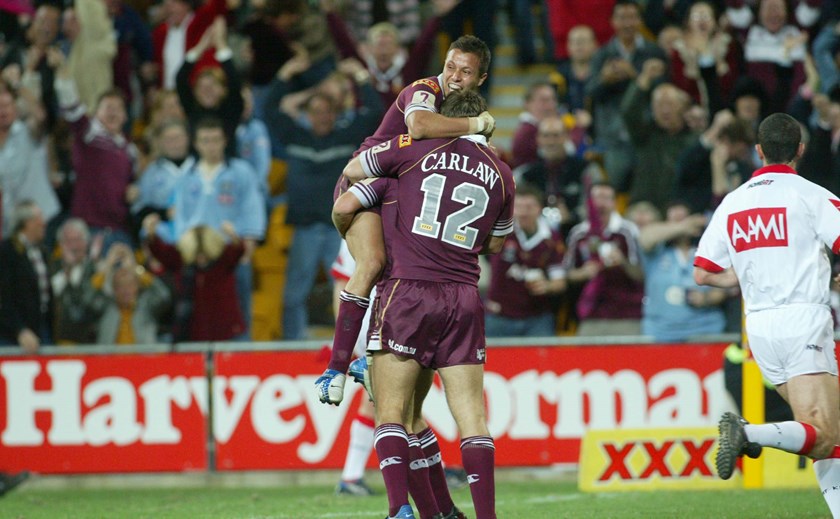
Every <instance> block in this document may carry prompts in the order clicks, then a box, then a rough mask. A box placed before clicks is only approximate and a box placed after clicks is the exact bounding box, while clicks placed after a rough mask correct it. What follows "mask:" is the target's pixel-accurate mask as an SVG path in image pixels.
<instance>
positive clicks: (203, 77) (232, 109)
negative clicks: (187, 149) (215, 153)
mask: <svg viewBox="0 0 840 519" xmlns="http://www.w3.org/2000/svg"><path fill="white" fill-rule="evenodd" d="M210 47H213V48H215V49H216V54H215V58H216V61H218V63H219V65H220V67H221V68H219V67H216V66H206V67H204V68H203V69H199V70H197V71H196V72H197V73H196V75H195V83H194V84H192V85H191V84H190V81H191V79H192V77H193V71H194V70H196V63H197V62H198V59H199V58H200V57H201V56H202V55H203V54H204V52H205V51H206V50H207V49H208V48H210ZM175 82H176V84H177V88H178V97H179V98H180V99H181V105H182V106H183V107H184V112H185V113H186V114H187V119H188V120H189V122H190V126H191V127H192V128H195V127H196V124H197V123H198V121H200V120H202V119H204V118H206V117H216V118H218V119H219V120H221V121H222V123H223V124H224V129H225V140H226V142H227V147H226V148H225V153H226V154H227V156H229V157H234V156H236V127H237V126H239V121H240V119H241V118H242V110H243V105H244V103H243V101H242V92H241V90H242V83H241V81H240V79H239V72H238V71H237V70H236V67H235V66H234V65H233V52H232V51H231V50H230V47H228V44H227V24H226V23H225V20H224V18H221V17H219V18H216V21H215V22H213V25H211V26H210V27H209V28H208V29H207V31H205V33H204V34H203V35H202V37H201V40H199V42H198V43H197V44H196V45H195V47H192V48H191V49H190V50H189V52H187V54H186V57H185V58H184V64H183V65H182V66H181V69H180V70H179V71H178V76H177V78H176V81H175Z"/></svg>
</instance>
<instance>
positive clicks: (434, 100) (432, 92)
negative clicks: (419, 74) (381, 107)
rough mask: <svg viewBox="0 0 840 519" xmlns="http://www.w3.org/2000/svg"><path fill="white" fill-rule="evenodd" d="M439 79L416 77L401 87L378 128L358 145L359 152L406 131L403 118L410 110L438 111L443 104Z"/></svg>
mask: <svg viewBox="0 0 840 519" xmlns="http://www.w3.org/2000/svg"><path fill="white" fill-rule="evenodd" d="M441 81H442V79H441V77H440V76H432V77H427V78H423V79H418V80H417V81H415V82H414V83H412V84H410V85H408V86H407V87H405V88H403V89H402V92H400V95H399V96H398V97H397V100H396V101H394V104H392V105H391V106H390V107H389V108H388V111H387V112H385V116H384V117H383V118H382V122H381V123H379V128H377V129H376V133H374V134H373V135H371V136H370V137H368V138H367V139H365V141H364V142H363V143H362V145H361V147H359V152H361V151H364V150H366V149H369V148H373V147H374V146H376V145H377V144H381V143H383V142H385V141H387V140H388V139H392V138H394V137H396V136H397V135H400V134H403V133H408V126H406V124H405V119H406V117H408V114H410V113H412V112H416V111H418V110H426V111H429V112H434V113H438V112H440V105H441V104H443V87H441ZM357 153H358V152H357Z"/></svg>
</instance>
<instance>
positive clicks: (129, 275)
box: [91, 243, 171, 345]
mask: <svg viewBox="0 0 840 519" xmlns="http://www.w3.org/2000/svg"><path fill="white" fill-rule="evenodd" d="M91 284H92V285H93V286H94V288H95V289H96V294H95V297H94V298H93V300H92V302H91V309H92V311H93V312H94V313H95V314H97V315H98V316H99V322H98V325H97V332H96V342H97V343H98V344H115V345H130V344H155V343H157V342H158V338H157V333H158V325H159V320H160V318H161V316H162V315H163V313H164V312H165V311H166V309H167V307H168V306H169V303H170V301H171V295H170V294H169V289H168V288H166V285H164V283H163V282H162V281H161V280H159V279H157V278H156V277H155V276H153V275H152V274H151V273H149V272H148V271H146V270H145V269H144V268H143V267H140V266H138V265H137V263H136V261H135V259H134V251H132V250H131V249H130V248H129V247H128V246H126V245H125V244H122V243H119V244H115V245H114V246H113V247H111V250H109V251H108V255H107V257H106V258H105V261H104V262H103V265H102V270H101V271H100V272H97V273H96V274H95V275H94V276H93V278H92V279H91Z"/></svg>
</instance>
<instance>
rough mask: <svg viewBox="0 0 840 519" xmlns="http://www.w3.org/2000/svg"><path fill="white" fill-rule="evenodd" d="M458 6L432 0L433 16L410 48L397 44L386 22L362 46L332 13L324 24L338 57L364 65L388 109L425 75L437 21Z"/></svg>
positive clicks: (369, 33)
mask: <svg viewBox="0 0 840 519" xmlns="http://www.w3.org/2000/svg"><path fill="white" fill-rule="evenodd" d="M457 3H458V1H457V0H434V1H433V2H432V4H433V7H434V16H432V18H431V19H430V20H429V21H428V22H427V23H426V25H425V26H424V27H423V32H422V33H421V34H420V36H419V37H418V38H417V41H415V42H414V45H413V46H412V47H411V49H406V48H405V47H404V46H403V45H402V44H401V43H400V33H399V31H398V30H397V27H396V26H394V25H393V24H391V23H388V22H382V23H378V24H376V25H373V26H372V27H370V29H368V30H367V35H366V40H365V42H364V44H362V45H359V44H358V43H357V42H356V40H354V39H353V37H352V36H351V35H350V31H349V30H348V28H347V25H346V24H345V23H344V21H343V20H342V19H341V18H340V17H339V16H338V15H337V14H336V13H335V12H333V11H331V10H329V11H327V22H328V23H329V26H330V32H331V34H332V37H333V40H334V41H335V43H336V46H337V47H338V49H339V52H340V53H341V57H342V58H345V59H346V58H356V59H357V60H359V61H360V62H362V63H364V64H365V65H366V66H367V69H368V72H370V74H371V77H372V79H373V85H374V87H375V88H376V90H377V92H379V95H380V96H381V97H382V105H383V106H391V105H392V104H393V103H394V101H396V99H397V96H398V95H399V93H400V91H402V89H403V88H404V87H406V86H407V85H410V84H411V83H412V82H413V81H415V80H417V79H420V78H422V77H423V76H424V75H425V72H426V69H428V68H429V61H430V60H431V58H432V55H433V54H434V45H435V39H436V37H437V34H438V30H439V28H440V20H441V18H443V17H444V16H446V14H447V13H449V11H451V10H452V8H453V7H455V5H456V4H457Z"/></svg>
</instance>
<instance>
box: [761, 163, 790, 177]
mask: <svg viewBox="0 0 840 519" xmlns="http://www.w3.org/2000/svg"><path fill="white" fill-rule="evenodd" d="M765 173H781V174H787V175H797V174H798V173H797V172H796V170H795V169H793V168H792V167H790V166H788V165H787V164H770V165H769V166H764V167H763V168H759V169H757V170H755V173H753V174H752V176H753V178H755V177H757V176H759V175H763V174H765Z"/></svg>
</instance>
